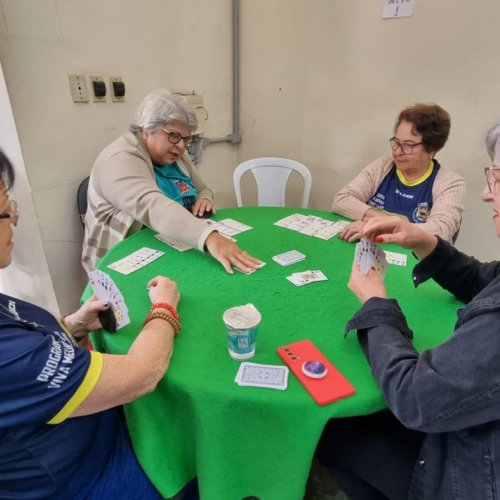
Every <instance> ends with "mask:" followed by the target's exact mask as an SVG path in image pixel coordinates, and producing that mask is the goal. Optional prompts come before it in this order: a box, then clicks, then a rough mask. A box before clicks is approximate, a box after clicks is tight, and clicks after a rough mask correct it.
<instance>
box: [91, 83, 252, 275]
mask: <svg viewBox="0 0 500 500" xmlns="http://www.w3.org/2000/svg"><path fill="white" fill-rule="evenodd" d="M196 127H197V120H196V116H195V114H194V112H193V111H192V110H191V109H190V108H189V107H188V106H187V105H186V104H184V102H183V100H182V98H181V97H179V96H175V95H172V94H171V93H170V92H168V91H167V90H164V89H159V90H155V91H153V92H151V93H150V94H149V95H148V96H146V98H145V99H144V100H143V102H142V103H141V105H140V106H139V108H138V110H137V113H136V121H135V123H134V124H133V125H132V126H131V127H130V132H128V133H126V134H124V135H122V136H121V137H119V138H118V139H116V140H115V141H114V142H112V143H111V144H110V145H108V146H107V147H106V148H105V149H104V150H103V151H102V152H101V154H100V155H99V156H98V157H97V159H96V161H95V163H94V166H93V168H92V172H91V174H90V182H89V188H88V209H87V213H86V215H85V237H84V241H83V252H82V264H83V267H84V268H85V270H86V271H90V270H92V269H94V268H95V266H96V263H97V261H98V260H99V259H100V258H102V257H103V256H104V255H105V254H106V252H107V251H108V250H109V249H110V248H111V247H112V246H113V245H114V244H115V243H117V242H118V241H121V240H123V239H124V238H126V237H127V236H128V235H130V234H132V233H134V232H137V231H138V230H140V229H141V228H142V227H143V226H144V225H146V226H149V227H151V228H152V229H154V230H155V231H158V233H160V234H161V235H162V236H164V237H165V238H168V239H171V240H175V241H179V242H183V243H186V244H188V245H190V246H192V247H195V248H197V249H198V250H201V251H205V250H207V251H208V252H210V253H211V254H212V256H213V257H214V258H215V259H217V260H218V261H219V262H221V264H222V265H223V266H224V268H225V269H226V271H227V272H229V273H232V268H231V266H235V267H237V268H238V269H240V270H242V271H245V272H248V271H250V270H251V269H256V267H257V262H258V261H257V259H254V258H253V257H252V256H250V255H248V254H247V253H246V252H244V251H242V250H241V249H240V248H239V247H238V246H237V245H236V244H235V243H234V242H233V241H231V240H229V239H227V238H225V237H224V236H221V235H220V234H218V233H217V232H216V231H214V230H213V229H212V228H211V227H210V226H209V225H208V224H206V223H205V222H204V221H202V220H200V219H199V218H197V217H196V216H198V217H203V216H205V215H207V214H210V213H213V212H215V210H214V206H213V195H212V192H211V191H210V189H208V187H207V186H206V185H205V183H204V182H203V180H202V179H201V176H200V174H199V173H198V171H197V169H196V167H194V165H193V164H192V162H191V160H190V158H189V155H188V153H187V150H186V149H187V147H188V146H189V144H190V143H191V141H192V140H193V138H192V133H193V131H194V130H196ZM186 209H187V210H186Z"/></svg>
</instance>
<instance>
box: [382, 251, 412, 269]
mask: <svg viewBox="0 0 500 500" xmlns="http://www.w3.org/2000/svg"><path fill="white" fill-rule="evenodd" d="M384 253H385V258H386V260H387V263H388V264H395V265H396V266H406V260H407V256H406V255H405V254H404V253H397V252H389V251H388V250H384Z"/></svg>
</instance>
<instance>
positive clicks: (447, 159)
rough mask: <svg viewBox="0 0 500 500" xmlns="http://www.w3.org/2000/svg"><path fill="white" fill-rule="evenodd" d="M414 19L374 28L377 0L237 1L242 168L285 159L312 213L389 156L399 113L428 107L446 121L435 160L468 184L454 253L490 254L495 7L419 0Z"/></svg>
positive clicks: (492, 2)
mask: <svg viewBox="0 0 500 500" xmlns="http://www.w3.org/2000/svg"><path fill="white" fill-rule="evenodd" d="M416 5H417V7H416V11H415V13H414V15H413V16H412V17H409V18H401V19H382V17H381V14H382V7H383V2H382V1H381V0H379V1H373V0H372V1H370V2H355V1H341V0H310V1H306V0H273V1H271V2H270V1H268V0H252V1H246V2H245V1H243V2H242V36H243V39H242V42H241V43H242V72H243V75H242V134H243V143H242V146H241V148H240V152H239V157H240V159H247V158H249V157H251V156H264V155H283V156H288V157H292V158H295V159H297V160H299V161H302V162H303V163H305V164H306V165H308V166H309V168H310V169H311V170H312V172H313V189H312V194H311V202H310V205H311V206H313V207H316V208H328V207H329V206H330V204H331V201H332V199H333V195H334V193H335V192H336V191H337V190H338V189H339V188H340V187H341V186H342V185H344V184H345V183H346V182H347V181H349V180H350V179H351V178H352V177H353V176H354V175H355V174H356V173H357V172H358V171H359V170H360V169H361V168H362V167H363V166H365V165H366V164H368V163H369V162H370V161H371V160H373V159H375V158H377V157H379V156H382V155H385V154H388V153H389V152H390V149H389V145H388V139H389V137H391V135H392V128H393V124H394V120H395V118H396V116H397V114H398V113H399V111H400V110H401V109H402V108H403V107H405V106H406V105H409V104H412V103H415V102H419V101H424V102H428V101H434V102H437V103H438V104H440V105H442V106H443V107H444V108H446V109H447V110H448V111H449V112H450V114H451V117H452V129H451V135H450V139H449V141H448V144H447V145H446V146H445V148H444V149H443V150H442V152H441V153H439V154H438V156H437V158H438V159H439V160H440V161H441V163H442V165H443V166H444V167H445V168H452V169H455V170H457V171H458V172H460V173H461V174H462V175H463V176H464V177H465V178H466V181H467V198H466V213H465V215H464V218H463V225H462V231H461V233H460V236H459V239H458V242H457V244H458V246H459V247H460V248H462V249H464V250H465V251H467V252H471V253H473V254H475V255H477V256H478V257H481V258H484V259H487V258H494V257H495V256H496V255H497V250H496V249H497V248H498V243H497V241H496V238H495V237H494V232H493V229H492V227H491V220H490V214H491V207H489V206H487V205H485V204H482V203H481V202H480V201H479V197H480V193H481V191H482V188H483V185H484V174H483V171H482V168H481V167H484V166H486V165H488V161H489V160H488V158H487V155H486V153H485V152H484V147H483V135H484V132H485V131H486V129H487V128H488V126H489V125H490V124H491V122H492V121H494V120H495V119H496V118H500V105H499V103H500V84H499V81H500V66H499V65H498V64H497V61H498V30H497V28H496V26H497V23H498V21H499V20H500V3H499V2H497V1H496V0H485V1H483V2H480V3H477V2H466V1H464V0H461V1H457V0H440V1H439V2H436V1H435V0H416Z"/></svg>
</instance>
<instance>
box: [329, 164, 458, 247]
mask: <svg viewBox="0 0 500 500" xmlns="http://www.w3.org/2000/svg"><path fill="white" fill-rule="evenodd" d="M393 164H394V161H393V159H392V157H383V158H379V159H378V160H375V161H374V162H372V163H370V164H369V165H368V166H366V167H365V168H364V169H363V170H361V172H360V173H359V175H358V176H357V177H355V178H354V179H353V180H352V181H351V182H350V183H349V184H347V185H346V186H344V187H343V188H342V189H341V190H340V191H339V192H338V193H337V194H336V195H335V198H334V200H333V204H332V211H333V212H335V213H337V214H339V215H343V216H344V217H348V218H350V219H354V220H362V219H363V216H364V214H365V212H366V211H367V210H368V209H369V208H373V207H370V205H368V204H367V201H368V200H369V199H370V198H371V197H372V196H373V195H374V194H375V193H376V191H377V189H378V187H379V186H380V184H381V183H382V180H383V179H384V177H385V176H386V175H387V174H388V173H389V171H390V170H391V168H392V165H393ZM464 195H465V181H464V179H463V177H462V176H461V175H459V174H457V173H456V172H453V170H447V169H445V168H443V167H441V168H440V169H439V172H438V173H437V175H436V179H435V180H434V184H433V186H432V200H433V201H432V210H431V213H430V215H429V218H428V219H427V222H425V223H422V224H419V227H422V229H425V230H426V231H428V232H429V233H432V234H435V235H437V236H440V237H441V238H443V239H444V240H446V241H448V242H451V241H452V239H453V236H454V235H455V233H457V231H458V230H459V229H460V221H461V219H462V212H463V211H464V203H463V199H464Z"/></svg>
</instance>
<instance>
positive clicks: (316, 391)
mask: <svg viewBox="0 0 500 500" xmlns="http://www.w3.org/2000/svg"><path fill="white" fill-rule="evenodd" d="M277 352H278V355H279V357H280V358H281V359H282V360H283V361H284V362H285V364H286V365H287V366H288V367H289V368H290V370H291V371H292V372H293V373H294V375H295V376H296V377H297V378H298V379H299V381H300V383H301V384H302V385H303V386H304V387H305V389H306V390H307V391H308V392H309V394H310V395H311V396H312V398H313V399H314V400H315V401H316V403H318V404H319V405H327V404H330V403H333V402H334V401H337V400H339V399H342V398H345V397H347V396H351V395H352V394H354V393H355V392H356V389H355V388H354V386H353V385H352V384H351V383H350V382H349V381H348V380H347V379H346V378H345V377H344V375H342V373H340V372H339V371H338V370H337V368H335V366H333V364H332V363H331V362H330V361H328V359H326V358H325V356H324V355H323V354H322V353H321V351H320V350H319V349H318V348H317V347H316V346H315V345H314V344H313V343H312V342H311V341H310V340H301V341H300V342H294V343H293V344H288V345H284V346H281V347H278V349H277ZM308 361H319V362H320V363H322V364H323V365H324V366H325V367H326V369H327V370H328V371H327V373H326V375H325V376H324V377H323V378H312V377H311V376H309V375H306V373H304V371H303V365H304V363H306V362H308Z"/></svg>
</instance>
